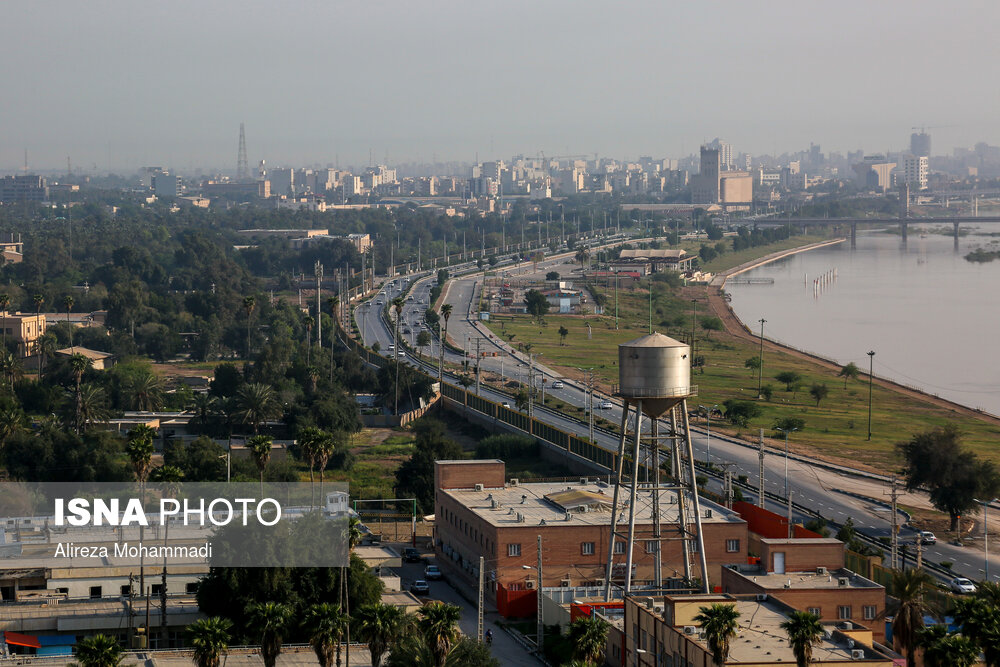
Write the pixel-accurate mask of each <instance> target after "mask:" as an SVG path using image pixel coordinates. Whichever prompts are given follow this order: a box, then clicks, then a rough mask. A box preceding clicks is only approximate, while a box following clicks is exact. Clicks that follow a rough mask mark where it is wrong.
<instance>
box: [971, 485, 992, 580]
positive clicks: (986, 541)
mask: <svg viewBox="0 0 1000 667" xmlns="http://www.w3.org/2000/svg"><path fill="white" fill-rule="evenodd" d="M973 500H975V501H976V502H977V503H980V504H981V505H982V506H983V549H984V550H985V552H986V553H985V555H984V556H983V568H984V569H983V572H984V574H985V575H986V576H985V577H984V578H983V581H989V580H990V524H989V508H990V503H995V502H996V501H997V499H996V498H994V499H993V500H979V499H977V498H973Z"/></svg>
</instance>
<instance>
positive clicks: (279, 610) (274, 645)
mask: <svg viewBox="0 0 1000 667" xmlns="http://www.w3.org/2000/svg"><path fill="white" fill-rule="evenodd" d="M291 614H292V610H291V608H289V607H288V606H287V605H284V604H281V603H279V602H259V603H256V604H252V605H250V607H249V608H247V619H248V621H249V629H250V631H251V632H254V633H257V634H258V635H259V636H260V657H261V658H262V659H263V660H264V667H274V664H275V663H276V662H277V660H278V656H279V655H281V643H282V639H283V638H284V635H285V632H286V631H287V629H288V621H289V619H290V618H291Z"/></svg>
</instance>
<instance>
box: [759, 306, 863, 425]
mask: <svg viewBox="0 0 1000 667" xmlns="http://www.w3.org/2000/svg"><path fill="white" fill-rule="evenodd" d="M758 321H759V322H760V355H759V357H760V368H759V369H758V370H757V400H758V401H759V400H760V399H761V393H760V389H761V386H760V384H761V381H762V380H763V379H764V323H765V322H767V320H765V319H764V318H763V317H762V318H760V320H758ZM870 439H871V438H870V437H869V440H870Z"/></svg>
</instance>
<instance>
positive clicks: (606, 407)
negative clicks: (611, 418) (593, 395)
mask: <svg viewBox="0 0 1000 667" xmlns="http://www.w3.org/2000/svg"><path fill="white" fill-rule="evenodd" d="M613 407H615V406H614V404H612V403H611V401H608V400H603V401H601V410H610V409H611V408H613Z"/></svg>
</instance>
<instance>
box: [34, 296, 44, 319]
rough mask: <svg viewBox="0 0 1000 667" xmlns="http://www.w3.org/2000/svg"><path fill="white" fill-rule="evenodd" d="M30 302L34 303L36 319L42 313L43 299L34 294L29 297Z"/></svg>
mask: <svg viewBox="0 0 1000 667" xmlns="http://www.w3.org/2000/svg"><path fill="white" fill-rule="evenodd" d="M31 300H32V301H33V302H34V303H35V316H36V317H37V316H38V314H39V313H41V312H42V304H43V303H45V297H44V296H43V295H41V294H36V295H35V296H33V297H31Z"/></svg>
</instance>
